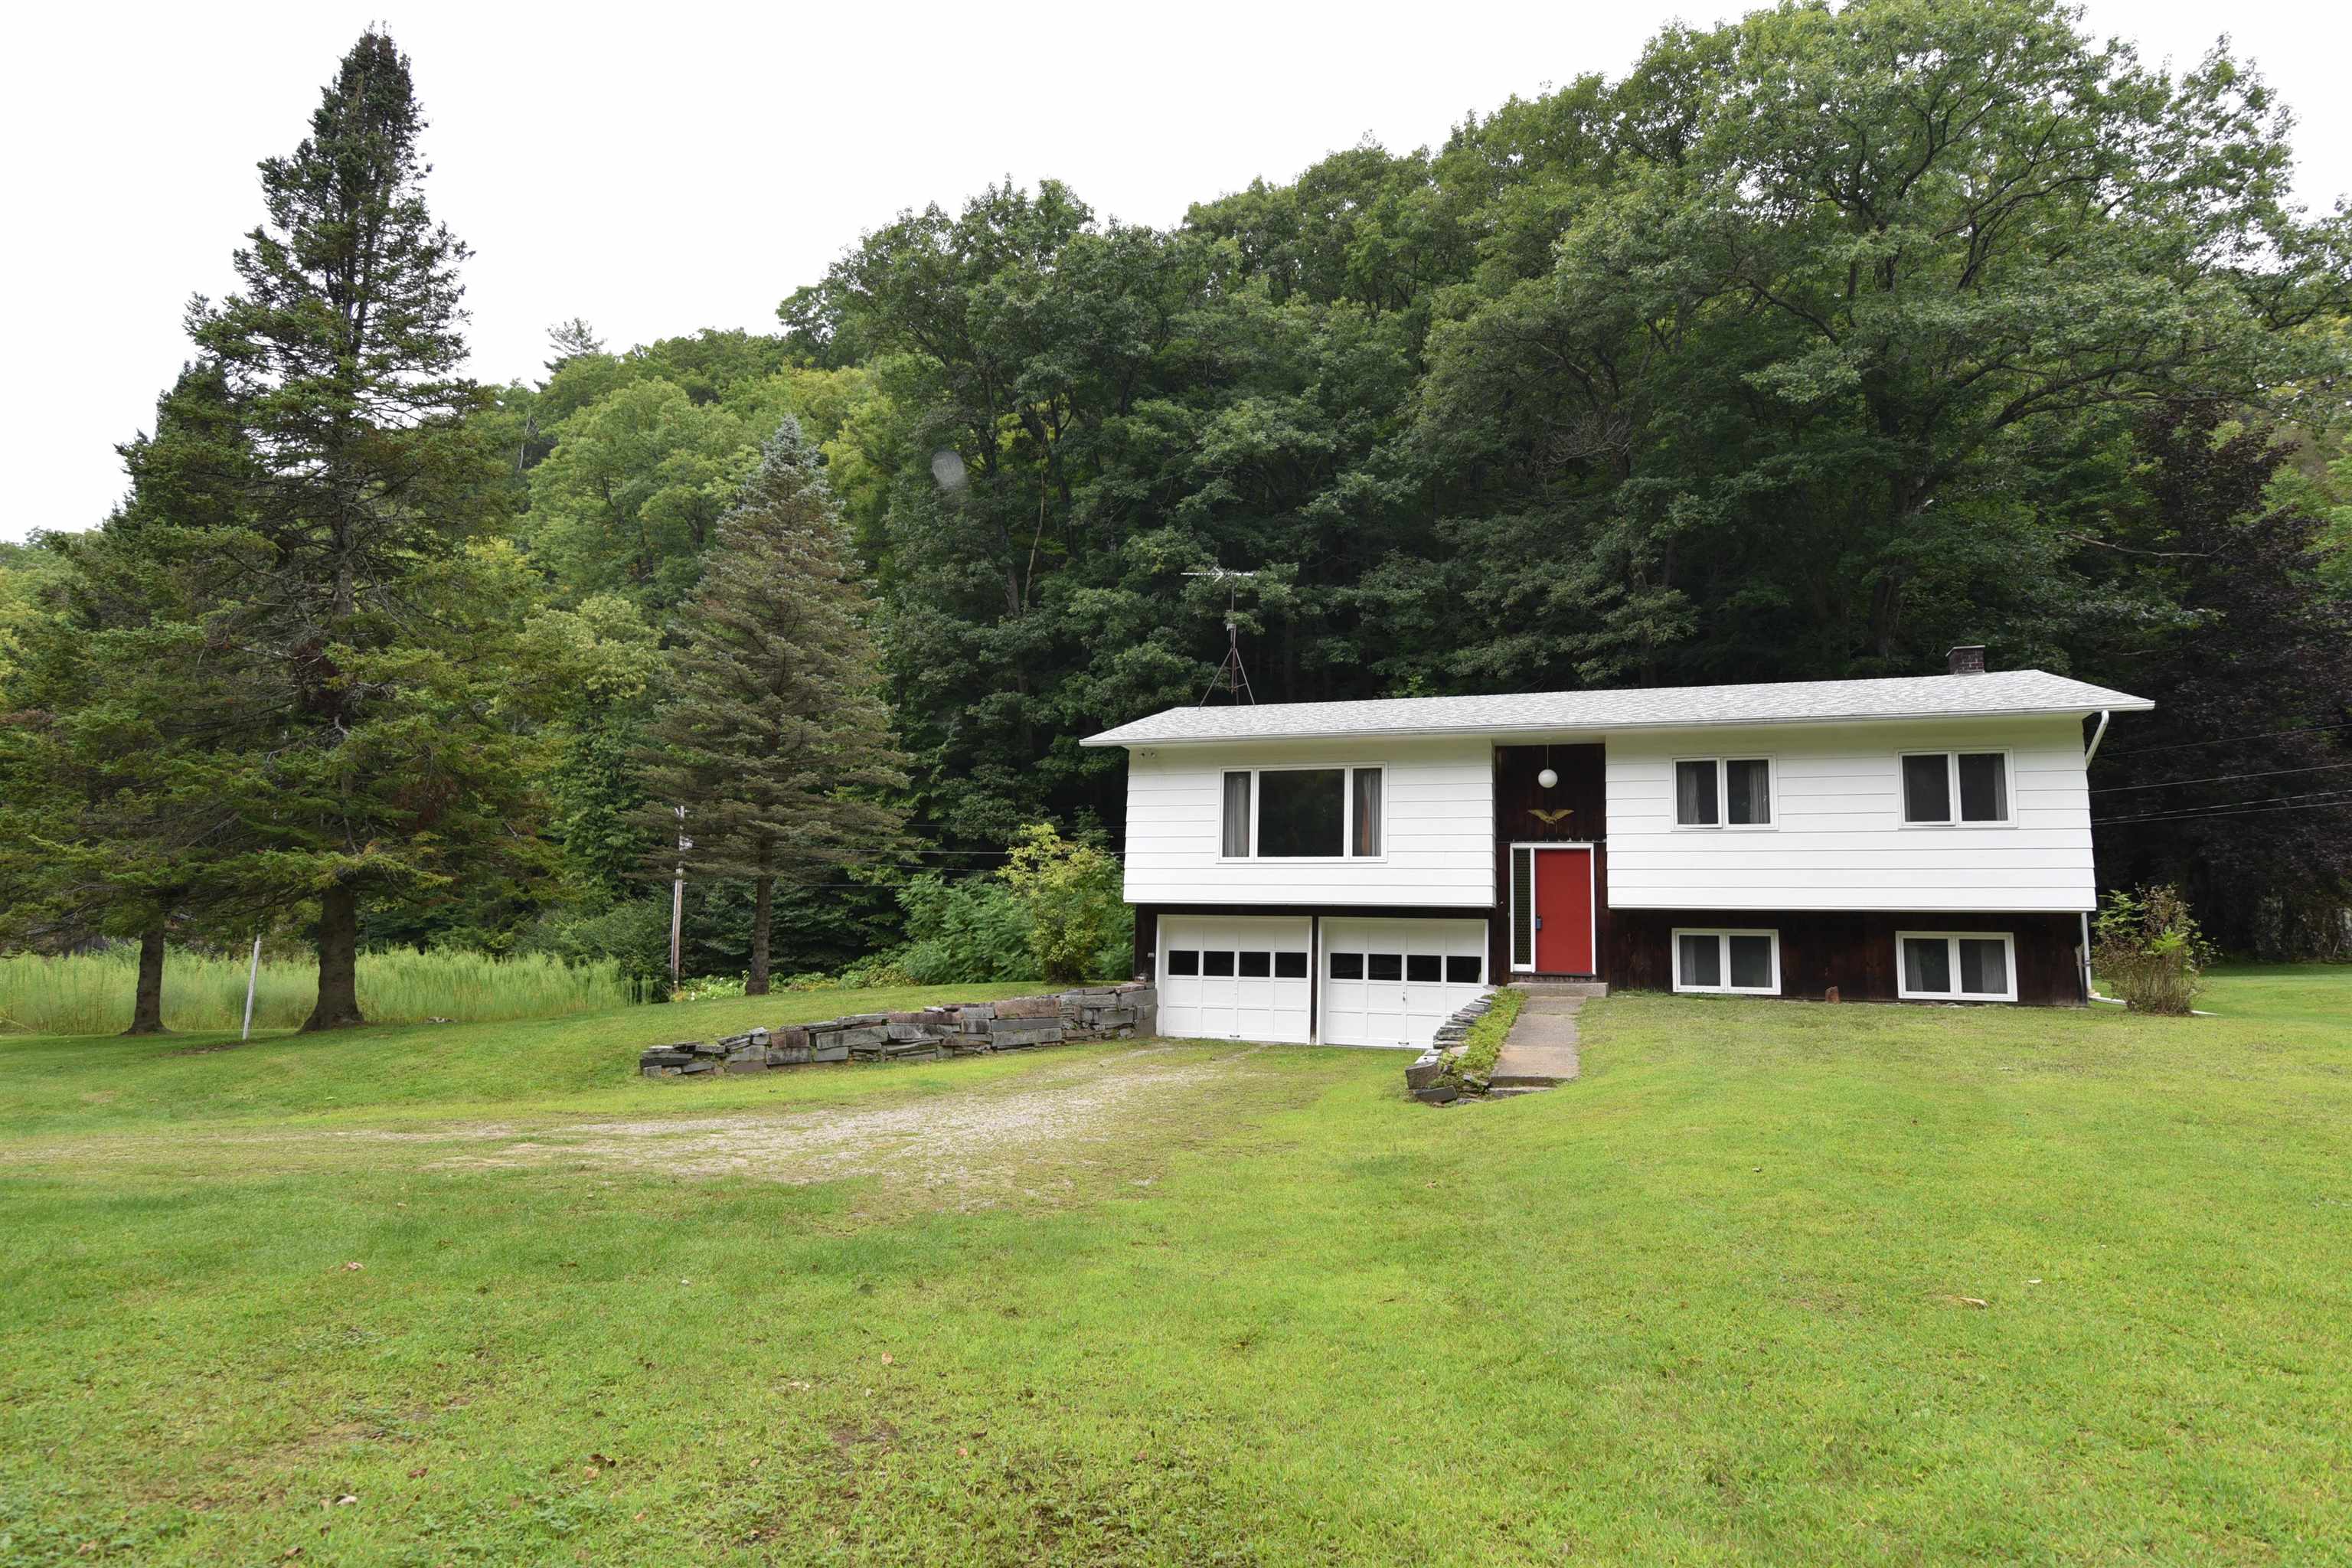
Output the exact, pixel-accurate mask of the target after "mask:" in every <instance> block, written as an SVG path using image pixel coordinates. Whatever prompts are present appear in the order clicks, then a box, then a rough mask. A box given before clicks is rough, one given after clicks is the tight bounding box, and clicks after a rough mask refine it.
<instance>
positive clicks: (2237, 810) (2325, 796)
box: [2092, 790, 2352, 827]
mask: <svg viewBox="0 0 2352 1568" xmlns="http://www.w3.org/2000/svg"><path fill="white" fill-rule="evenodd" d="M2296 801H2308V802H2310V803H2311V804H2312V805H2352V790H2309V791H2306V792H2305V793H2304V794H2302V795H2273V796H2271V797H2269V798H2268V799H2263V800H2221V801H2214V802H2211V803H2210V804H2208V805H2190V806H2182V807H2179V809H2177V810H2173V811H2151V812H2144V813H2142V814H2141V815H2140V816H2108V817H2102V818H2101V819H2100V820H2099V821H2097V822H2095V823H2093V824H2092V826H2095V827H2111V826H2115V825H2116V823H2119V822H2175V821H2179V820H2180V819H2182V818H2185V817H2191V816H2240V815H2242V813H2243V812H2245V811H2262V810H2265V809H2269V808H2272V807H2277V806H2284V805H2290V804H2292V803H2294V802H2296Z"/></svg>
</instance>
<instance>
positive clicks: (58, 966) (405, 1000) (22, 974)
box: [0, 946, 636, 1035]
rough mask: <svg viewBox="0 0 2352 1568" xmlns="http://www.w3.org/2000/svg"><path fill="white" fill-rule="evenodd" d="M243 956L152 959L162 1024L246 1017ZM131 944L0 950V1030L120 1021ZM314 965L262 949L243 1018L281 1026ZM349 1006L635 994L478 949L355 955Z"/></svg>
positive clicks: (389, 1014) (310, 982) (372, 1008)
mask: <svg viewBox="0 0 2352 1568" xmlns="http://www.w3.org/2000/svg"><path fill="white" fill-rule="evenodd" d="M245 976H246V961H245V960H243V959H241V958H207V957H205V956H203V955H202V954H199V953H194V952H177V951H174V952H173V954H172V956H171V960H170V962H169V963H166V964H165V965H164V968H163V1022H164V1024H165V1026H168V1027H170V1028H173V1029H190V1030H194V1029H234V1028H236V1027H237V1026H238V1025H239V1024H240V1023H241V1022H242V1021H243V1020H244V1016H245ZM138 978H139V953H138V950H137V949H135V948H131V947H127V946H126V947H117V948H113V949H110V950H108V951H106V952H90V953H79V954H76V955H74V956H73V957H70V958H41V957H37V956H35V955H33V954H31V953H19V954H16V955H15V956H12V957H0V1034H9V1033H31V1034H36V1035H104V1034H111V1033H113V1032H115V1031H117V1030H120V1029H122V1028H124V1027H126V1026H128V1025H129V1024H130V1022H131V994H132V993H133V991H134V990H135V989H136V987H137V984H138ZM318 988H319V968H318V965H317V964H315V963H286V962H282V961H278V960H274V959H266V960H264V961H263V963H262V965H261V981H260V984H259V986H258V987H257V990H256V992H255V994H254V1002H253V1026H254V1027H255V1028H257V1029H290V1028H293V1027H294V1026H297V1025H299V1024H300V1023H301V1022H302V1020H303V1019H304V1018H306V1017H308V1016H310V1005H311V1004H312V1003H313V1002H315V1001H316V1000H318ZM359 989H360V1010H361V1011H362V1012H363V1013H365V1014H366V1015H367V1016H369V1017H371V1018H373V1019H376V1020H378V1021H379V1022H382V1023H386V1024H399V1023H416V1022H419V1021H421V1020H423V1019H426V1018H455V1019H458V1020H460V1021H462V1022H466V1023H505V1022H509V1021H511V1020H514V1019H519V1018H551V1017H555V1016H559V1015H562V1014H565V1013H590V1012H598V1011H602V1010H604V1009H607V1008H612V1007H621V1006H625V1005H628V1004H629V1003H631V1002H633V1001H635V1000H636V997H635V996H634V995H633V994H631V991H630V987H629V984H628V982H626V981H625V980H624V979H622V978H621V973H620V970H619V968H618V967H617V966H616V965H614V964H613V963H590V964H582V965H576V966H575V965H566V964H564V963H562V962H560V961H559V960H556V959H552V958H546V957H528V958H491V957H489V956H488V955H486V954H483V953H478V952H422V953H420V952H382V953H365V954H362V956H361V958H360V963H359Z"/></svg>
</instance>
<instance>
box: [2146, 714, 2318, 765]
mask: <svg viewBox="0 0 2352 1568" xmlns="http://www.w3.org/2000/svg"><path fill="white" fill-rule="evenodd" d="M2321 730H2352V720H2346V721H2343V722H2341V723H2336V724H2305V725H2304V726H2302V727H2301V728H2299V729H2294V730H2263V731H2260V732H2258V733H2255V734H2252V735H2217V736H2215V737H2214V738H2213V739H2212V740H2210V741H2179V742H2173V743H2171V744H2168V745H2162V746H2135V747H2133V748H2132V749H2131V750H2130V751H2128V752H2107V753H2106V755H2107V756H2109V757H2111V758H2112V757H2152V756H2154V755H2155V754H2156V753H2157V752H2186V751H2189V750H2190V749H2191V748H2193V747H2197V746H2226V745H2228V744H2229V743H2230V742H2232V741H2268V740H2273V739H2274V738H2276V737H2278V736H2280V735H2309V734H2313V733H2315V732H2317V731H2321Z"/></svg>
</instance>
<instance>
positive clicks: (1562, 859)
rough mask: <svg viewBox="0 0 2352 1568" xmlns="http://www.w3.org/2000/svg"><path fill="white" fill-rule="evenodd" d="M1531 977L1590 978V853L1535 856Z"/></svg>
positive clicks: (1550, 851) (1539, 852) (1573, 851)
mask: <svg viewBox="0 0 2352 1568" xmlns="http://www.w3.org/2000/svg"><path fill="white" fill-rule="evenodd" d="M1536 971H1537V973H1541V974H1591V973H1593V969H1592V851H1591V849H1590V848H1584V849H1538V850H1537V851H1536Z"/></svg>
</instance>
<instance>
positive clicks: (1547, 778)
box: [1536, 768, 1559, 789]
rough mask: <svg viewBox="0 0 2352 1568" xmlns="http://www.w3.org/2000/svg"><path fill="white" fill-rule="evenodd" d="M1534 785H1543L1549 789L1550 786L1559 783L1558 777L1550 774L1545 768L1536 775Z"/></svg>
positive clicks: (1556, 774)
mask: <svg viewBox="0 0 2352 1568" xmlns="http://www.w3.org/2000/svg"><path fill="white" fill-rule="evenodd" d="M1536 783H1538V784H1541V785H1543V787H1544V788H1546V789H1549V788H1551V786H1552V785H1554V784H1558V783H1559V774H1558V773H1554V772H1552V771H1551V770H1550V769H1549V768H1546V769H1545V770H1544V771H1543V772H1541V773H1538V774H1537V775H1536Z"/></svg>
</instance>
